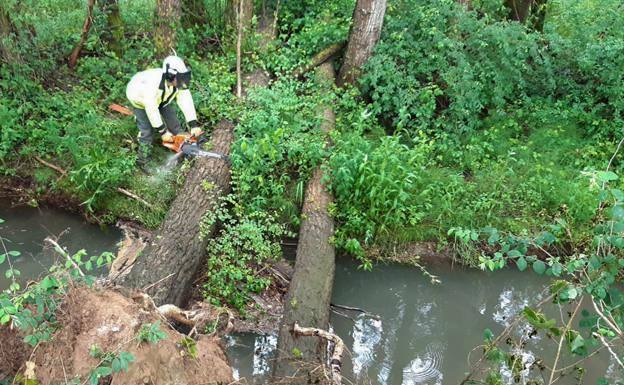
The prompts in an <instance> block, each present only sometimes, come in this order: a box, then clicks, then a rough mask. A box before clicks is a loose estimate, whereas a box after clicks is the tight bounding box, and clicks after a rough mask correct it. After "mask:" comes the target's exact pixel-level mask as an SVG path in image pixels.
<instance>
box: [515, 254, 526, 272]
mask: <svg viewBox="0 0 624 385" xmlns="http://www.w3.org/2000/svg"><path fill="white" fill-rule="evenodd" d="M516 265H518V270H520V271H525V270H526V268H527V265H528V264H527V261H526V259H524V257H520V258H518V260H517V261H516Z"/></svg>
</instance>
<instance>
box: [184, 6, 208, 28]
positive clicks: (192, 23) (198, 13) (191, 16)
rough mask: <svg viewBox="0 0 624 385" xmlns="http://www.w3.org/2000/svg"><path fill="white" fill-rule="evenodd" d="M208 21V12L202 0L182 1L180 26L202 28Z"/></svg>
mask: <svg viewBox="0 0 624 385" xmlns="http://www.w3.org/2000/svg"><path fill="white" fill-rule="evenodd" d="M207 21H208V12H207V10H206V5H205V3H204V1H203V0H182V26H183V27H184V28H190V27H202V26H204V25H205V24H206V23H207Z"/></svg>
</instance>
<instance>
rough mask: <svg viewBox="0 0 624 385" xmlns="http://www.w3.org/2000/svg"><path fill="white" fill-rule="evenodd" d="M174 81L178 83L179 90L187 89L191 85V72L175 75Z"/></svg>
mask: <svg viewBox="0 0 624 385" xmlns="http://www.w3.org/2000/svg"><path fill="white" fill-rule="evenodd" d="M176 80H177V83H178V84H177V86H178V88H181V89H187V88H189V85H190V84H191V70H188V71H187V72H179V73H177V74H176Z"/></svg>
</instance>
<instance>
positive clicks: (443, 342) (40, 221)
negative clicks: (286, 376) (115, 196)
mask: <svg viewBox="0 0 624 385" xmlns="http://www.w3.org/2000/svg"><path fill="white" fill-rule="evenodd" d="M0 218H2V219H4V220H5V221H6V222H5V223H2V224H0V236H2V237H3V238H4V239H5V242H8V243H7V246H8V248H9V249H12V250H19V251H20V252H21V253H22V255H21V256H20V257H18V258H16V259H15V260H13V261H12V262H13V263H14V267H15V268H17V269H18V270H20V271H21V274H22V276H21V280H22V281H25V280H27V279H33V278H36V277H37V276H39V275H41V274H42V273H44V272H45V271H46V270H47V268H48V266H49V265H50V264H51V263H52V261H53V260H54V259H56V258H57V256H55V255H53V254H52V253H51V252H46V253H43V252H42V248H43V239H44V238H45V237H46V236H49V235H59V234H60V233H62V232H64V234H63V236H62V237H61V238H60V242H61V243H62V244H63V245H64V246H66V247H68V249H69V251H70V252H75V251H77V250H78V249H81V248H85V249H87V251H88V253H89V255H95V254H99V253H100V252H102V251H114V249H115V248H116V244H117V242H118V241H119V240H120V237H121V234H120V232H119V231H117V230H116V229H114V228H109V229H101V228H99V227H97V226H94V225H90V224H87V223H85V222H84V221H83V220H82V219H81V218H80V217H78V216H74V215H71V214H67V213H64V212H62V211H59V210H54V209H47V208H24V207H22V208H9V207H8V206H6V205H3V204H0ZM1 268H2V269H1V270H2V272H3V271H4V266H1ZM433 272H434V273H435V274H438V275H439V277H440V279H441V280H442V283H441V284H439V285H432V284H431V283H430V282H429V280H428V279H427V278H426V277H423V276H422V274H421V273H420V271H418V270H416V269H413V268H409V267H404V266H377V267H375V268H374V270H373V272H364V271H361V270H358V269H357V266H356V264H355V263H353V262H352V261H351V260H349V259H347V258H338V260H337V266H336V277H335V286H334V290H333V301H332V302H333V303H335V304H341V305H348V306H353V307H358V308H362V309H365V310H367V311H368V312H370V313H372V314H375V315H378V317H373V316H370V315H365V314H359V313H357V312H352V311H348V310H340V309H337V310H338V311H339V312H340V313H343V314H342V315H340V314H337V313H332V317H331V327H332V329H333V330H334V332H336V333H337V334H338V335H339V336H341V337H342V338H343V340H344V341H345V343H346V346H347V349H348V352H347V353H346V354H345V356H344V367H343V372H344V375H345V378H346V379H349V380H351V381H352V382H354V383H358V384H384V385H385V384H388V385H395V384H396V385H399V384H404V385H408V384H432V385H438V384H440V385H442V384H459V383H460V382H461V380H462V379H463V377H464V375H465V372H466V370H467V368H468V365H467V360H466V359H467V356H468V354H469V352H470V351H471V350H472V349H473V348H474V347H476V346H478V345H479V344H480V343H482V341H483V331H484V330H485V329H486V328H489V329H491V330H492V331H493V332H494V333H496V332H500V331H501V330H502V329H503V328H504V327H505V325H506V324H507V322H508V320H509V319H510V318H511V317H512V316H513V315H514V314H515V313H516V312H518V311H519V310H521V309H522V308H523V307H524V306H526V305H527V304H531V303H535V302H537V301H538V300H539V298H536V297H535V294H534V293H536V292H539V290H538V289H539V288H543V287H545V286H546V285H547V283H548V281H547V279H546V278H544V277H539V276H536V275H535V274H531V273H528V274H525V273H519V272H516V271H511V270H507V271H500V272H496V273H493V274H486V273H483V272H479V271H475V270H467V269H462V268H458V267H457V266H456V267H455V268H451V267H450V266H443V267H436V268H434V269H433ZM8 284H9V282H8V281H7V280H6V278H5V277H4V274H0V289H4V288H6V287H7V286H8ZM551 310H552V314H550V315H551V316H552V317H558V313H559V311H558V309H556V308H554V307H553V308H552V309H551ZM347 316H348V317H347ZM349 317H350V318H349ZM226 342H227V345H228V355H229V358H230V363H231V365H232V367H233V368H234V372H235V377H238V378H243V377H245V378H247V380H248V383H258V384H260V383H265V382H266V381H267V379H268V377H267V376H268V374H269V373H270V371H271V365H272V359H273V357H274V356H275V347H276V344H277V336H276V335H267V336H262V335H254V334H235V335H231V336H228V337H227V341H226ZM555 350H556V344H555V343H554V342H553V341H551V340H548V339H547V338H545V337H543V336H538V337H535V338H532V339H530V340H529V341H528V343H527V344H526V346H525V349H524V351H523V353H522V357H523V360H526V362H530V361H531V360H534V359H535V358H537V357H547V361H546V362H545V363H546V365H548V366H549V365H550V364H551V362H549V361H552V357H553V356H554V352H555ZM478 353H479V349H477V350H475V352H473V355H475V356H476V355H478ZM570 362H572V361H571V360H568V361H567V363H570ZM584 366H585V369H586V373H585V375H584V377H583V379H582V381H581V383H582V384H596V383H597V380H598V379H599V378H600V377H606V378H607V379H608V380H609V383H615V382H616V380H617V379H618V378H616V377H614V376H615V375H616V370H615V369H616V367H615V364H614V363H613V362H611V361H610V359H609V357H608V356H607V355H606V354H597V355H596V356H594V357H592V358H591V359H590V360H589V362H587V363H585V365H584ZM502 374H503V378H504V379H506V381H505V383H508V384H511V383H513V382H512V381H511V380H510V377H509V373H508V372H506V370H505V368H503V370H502ZM547 374H548V373H546V372H545V373H544V376H547ZM574 377H575V376H574V375H570V376H567V377H564V378H562V379H561V380H560V381H558V382H557V384H566V385H571V384H577V383H579V382H578V380H577V379H575V378H574ZM537 379H538V380H541V379H540V378H539V376H538V378H537ZM528 380H529V378H525V379H524V381H523V382H524V383H526V382H527V381H528ZM523 382H521V383H523ZM538 383H540V382H538Z"/></svg>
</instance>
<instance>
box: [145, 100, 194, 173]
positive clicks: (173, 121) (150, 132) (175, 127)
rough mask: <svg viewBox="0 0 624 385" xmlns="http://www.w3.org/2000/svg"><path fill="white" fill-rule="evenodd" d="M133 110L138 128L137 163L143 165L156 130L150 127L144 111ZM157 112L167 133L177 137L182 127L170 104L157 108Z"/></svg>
mask: <svg viewBox="0 0 624 385" xmlns="http://www.w3.org/2000/svg"><path fill="white" fill-rule="evenodd" d="M133 110H134V116H135V117H136V122H137V127H138V128H139V156H138V159H137V161H138V162H139V163H145V162H147V158H148V157H149V154H150V152H151V148H152V143H153V141H154V132H155V131H156V129H155V128H154V127H152V124H151V123H150V121H149V118H148V117H147V113H146V112H145V110H144V109H142V108H133ZM158 111H160V116H161V117H162V118H163V121H164V122H165V126H167V129H168V130H169V132H171V133H172V134H173V135H177V134H179V133H180V132H181V131H182V126H181V124H180V120H179V119H178V115H177V114H176V110H175V108H173V106H172V105H171V104H168V105H166V106H164V107H161V108H159V109H158Z"/></svg>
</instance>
